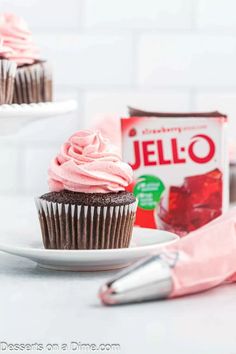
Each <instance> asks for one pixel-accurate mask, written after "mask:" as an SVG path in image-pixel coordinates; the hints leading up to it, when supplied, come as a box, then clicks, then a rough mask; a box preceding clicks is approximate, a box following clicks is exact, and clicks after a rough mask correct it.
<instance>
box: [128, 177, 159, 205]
mask: <svg viewBox="0 0 236 354" xmlns="http://www.w3.org/2000/svg"><path fill="white" fill-rule="evenodd" d="M164 190H165V186H164V183H163V182H162V180H161V179H160V178H158V177H156V176H152V175H142V176H140V177H139V178H138V182H137V184H136V185H135V187H134V191H133V193H134V195H135V197H136V198H138V206H139V207H140V208H142V209H147V210H153V209H155V208H156V205H157V203H158V202H159V201H160V199H161V196H162V194H163V192H164Z"/></svg>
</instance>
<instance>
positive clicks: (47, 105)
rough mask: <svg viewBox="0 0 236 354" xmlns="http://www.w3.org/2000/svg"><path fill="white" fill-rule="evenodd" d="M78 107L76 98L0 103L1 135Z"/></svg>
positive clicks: (14, 131)
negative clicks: (24, 102) (27, 102)
mask: <svg viewBox="0 0 236 354" xmlns="http://www.w3.org/2000/svg"><path fill="white" fill-rule="evenodd" d="M76 109H77V102H76V101H75V100H66V101H54V102H40V103H30V104H9V105H8V104H3V105H0V127H1V129H0V135H8V134H13V133H16V132H17V131H19V130H20V129H21V128H22V127H23V126H25V125H27V124H29V123H32V122H35V121H37V120H41V119H45V118H49V117H55V116H59V115H62V114H67V113H70V112H73V111H75V110H76Z"/></svg>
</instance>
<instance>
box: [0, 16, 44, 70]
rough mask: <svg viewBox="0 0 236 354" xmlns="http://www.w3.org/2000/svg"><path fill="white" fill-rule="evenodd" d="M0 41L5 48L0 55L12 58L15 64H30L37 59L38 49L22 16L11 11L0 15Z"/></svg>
mask: <svg viewBox="0 0 236 354" xmlns="http://www.w3.org/2000/svg"><path fill="white" fill-rule="evenodd" d="M0 41H1V43H3V46H4V47H5V48H8V49H9V48H10V49H11V50H10V51H9V50H7V51H6V50H5V51H1V52H0V56H1V57H3V58H6V59H10V60H13V61H15V62H16V63H17V65H24V64H32V63H33V62H34V61H35V60H36V59H38V56H39V51H38V48H37V47H36V46H35V44H34V43H33V40H32V34H31V32H30V30H29V28H28V26H27V23H26V22H25V21H24V19H23V18H21V17H18V16H16V15H14V14H11V13H5V14H1V15H0Z"/></svg>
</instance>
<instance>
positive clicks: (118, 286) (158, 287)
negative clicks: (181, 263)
mask: <svg viewBox="0 0 236 354" xmlns="http://www.w3.org/2000/svg"><path fill="white" fill-rule="evenodd" d="M171 290H172V277H171V269H170V265H169V263H168V261H167V260H165V259H163V258H161V257H160V256H158V255H155V256H152V257H149V258H146V259H144V260H142V261H141V262H137V263H135V264H134V265H132V266H131V267H129V268H127V269H125V270H124V271H122V272H120V273H118V275H117V276H116V277H115V278H114V279H112V280H110V281H108V282H107V283H106V284H104V285H103V286H102V287H101V289H100V290H99V294H98V296H99V298H100V300H101V302H102V303H103V304H104V305H118V304H125V303H131V302H141V301H150V300H158V299H164V298H167V297H168V296H169V295H170V293H171Z"/></svg>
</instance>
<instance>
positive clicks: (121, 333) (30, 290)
mask: <svg viewBox="0 0 236 354" xmlns="http://www.w3.org/2000/svg"><path fill="white" fill-rule="evenodd" d="M0 215H1V232H2V233H4V230H9V229H11V230H12V231H14V228H15V229H18V230H19V229H20V230H22V232H24V230H26V229H28V228H29V227H31V225H32V223H34V222H35V221H36V222H37V216H36V213H35V211H34V205H33V201H32V200H28V199H16V198H14V199H12V198H4V199H3V198H1V206H0ZM13 223H14V224H13ZM0 239H1V235H0ZM112 274H114V272H102V273H70V272H57V271H49V270H43V269H40V268H38V267H37V266H35V264H34V263H32V262H30V261H27V260H25V259H23V258H19V257H14V256H10V255H7V254H4V253H0V342H8V343H15V344H16V343H19V344H20V343H23V344H27V343H29V344H35V343H37V344H44V345H46V344H50V343H53V344H58V345H61V344H63V343H66V344H68V345H69V344H70V343H71V342H77V343H79V342H80V343H90V344H92V343H94V344H96V345H99V344H103V343H104V344H105V343H110V344H119V345H120V350H110V351H105V350H103V351H100V352H106V353H108V352H109V353H115V352H116V353H121V354H146V353H147V354H157V353H160V354H173V353H181V354H185V353H186V354H236V284H235V285H227V286H223V287H220V288H217V289H214V290H211V291H209V292H205V293H202V294H198V295H194V296H189V297H186V298H180V299H176V300H169V301H160V302H150V303H143V304H139V305H136V304H135V305H129V306H120V307H103V306H102V305H100V303H99V300H98V299H97V291H98V288H99V287H100V285H101V284H103V282H104V281H105V280H106V279H108V278H109V277H110V276H111V275H112ZM73 348H75V347H73ZM0 350H1V344H0ZM5 352H11V353H12V352H28V353H30V352H32V353H37V352H40V351H36V350H31V351H19V350H18V351H16V350H15V351H7V350H5ZM41 352H42V351H41ZM43 352H44V353H47V352H54V353H70V352H71V353H75V352H77V353H82V352H86V351H82V350H78V349H77V350H67V351H62V349H59V350H56V347H55V350H54V351H50V350H47V349H45V350H44V351H43ZM87 352H90V351H87ZM91 352H99V351H91Z"/></svg>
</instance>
